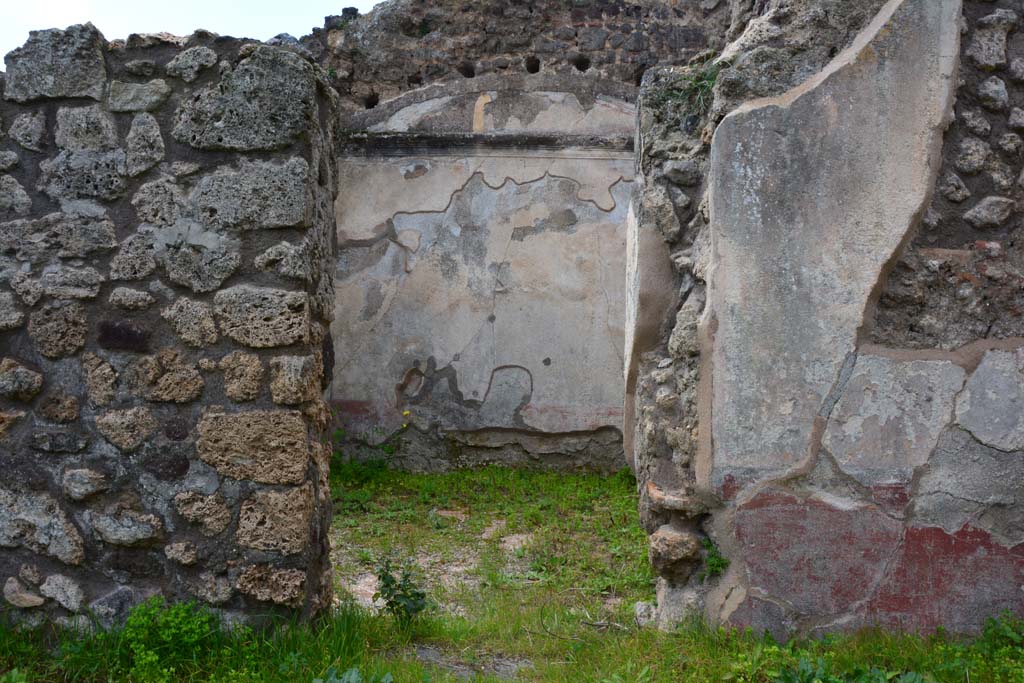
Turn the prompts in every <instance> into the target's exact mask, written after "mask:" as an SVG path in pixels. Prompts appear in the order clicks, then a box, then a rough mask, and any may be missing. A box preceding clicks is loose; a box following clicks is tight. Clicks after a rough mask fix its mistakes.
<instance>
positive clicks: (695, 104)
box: [646, 57, 728, 116]
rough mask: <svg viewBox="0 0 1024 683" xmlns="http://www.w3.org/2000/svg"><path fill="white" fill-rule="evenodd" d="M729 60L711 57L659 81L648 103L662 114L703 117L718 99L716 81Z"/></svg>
mask: <svg viewBox="0 0 1024 683" xmlns="http://www.w3.org/2000/svg"><path fill="white" fill-rule="evenodd" d="M726 67H728V64H727V63H724V62H716V61H715V60H714V58H713V57H712V58H709V59H708V60H707V61H705V62H704V63H703V64H700V65H699V66H692V67H689V69H687V70H686V71H684V72H682V73H680V74H677V75H675V76H673V77H672V78H670V79H668V80H667V81H664V82H661V83H658V84H656V85H655V86H654V87H652V88H651V89H650V91H649V92H648V93H647V98H646V104H647V106H648V107H650V108H651V109H652V110H654V111H655V112H657V113H659V114H661V115H662V116H667V115H677V116H679V115H693V114H696V115H698V116H703V115H704V114H706V113H707V112H708V110H709V109H710V108H711V104H712V103H713V102H714V89H715V83H716V82H717V81H718V74H719V73H721V71H722V69H724V68H726Z"/></svg>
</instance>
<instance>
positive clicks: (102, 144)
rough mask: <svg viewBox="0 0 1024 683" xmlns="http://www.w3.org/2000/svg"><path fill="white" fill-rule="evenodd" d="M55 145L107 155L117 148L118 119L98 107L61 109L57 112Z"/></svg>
mask: <svg viewBox="0 0 1024 683" xmlns="http://www.w3.org/2000/svg"><path fill="white" fill-rule="evenodd" d="M54 141H55V142H56V143H57V146H58V147H60V148H61V149H66V150H69V151H72V152H84V151H93V152H99V151H106V150H112V149H115V148H116V147H117V142H118V140H117V126H116V125H115V124H114V117H113V116H111V115H110V114H108V113H106V112H105V111H103V109H102V108H101V107H100V106H99V105H98V104H97V105H93V106H91V107H61V108H60V109H58V110H57V132H56V133H55V135H54Z"/></svg>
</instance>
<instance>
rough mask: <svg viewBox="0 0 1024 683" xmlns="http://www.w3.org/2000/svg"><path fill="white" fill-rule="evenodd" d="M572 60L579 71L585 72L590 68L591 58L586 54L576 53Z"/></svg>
mask: <svg viewBox="0 0 1024 683" xmlns="http://www.w3.org/2000/svg"><path fill="white" fill-rule="evenodd" d="M571 61H572V65H573V66H574V67H576V70H577V71H580V72H583V71H586V70H588V69H589V68H590V58H589V57H587V56H586V55H576V56H574V57H573V58H572V60H571Z"/></svg>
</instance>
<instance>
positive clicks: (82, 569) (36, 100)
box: [0, 25, 338, 623]
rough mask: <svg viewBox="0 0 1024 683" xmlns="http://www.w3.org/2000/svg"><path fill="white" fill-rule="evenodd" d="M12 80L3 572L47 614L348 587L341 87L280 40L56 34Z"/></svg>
mask: <svg viewBox="0 0 1024 683" xmlns="http://www.w3.org/2000/svg"><path fill="white" fill-rule="evenodd" d="M5 62H6V73H5V74H4V75H2V76H0V91H2V98H0V465H2V468H3V475H2V476H0V583H2V584H3V596H4V601H5V603H6V604H7V605H8V606H10V607H12V608H14V610H15V612H14V613H15V615H16V616H17V618H19V619H23V620H29V621H32V620H39V619H41V618H42V617H43V616H44V615H47V614H48V615H49V616H50V617H55V618H57V619H60V620H68V621H72V620H76V619H89V618H92V617H96V618H98V619H99V620H100V621H101V623H111V622H113V621H114V620H116V619H118V618H120V617H122V616H123V615H124V613H125V611H126V609H127V608H128V607H129V606H131V605H132V604H134V603H137V602H138V601H140V600H142V599H144V598H146V597H148V596H150V595H157V594H159V595H163V596H165V597H167V598H168V599H197V600H200V601H202V602H204V603H208V604H210V605H214V606H216V607H217V608H218V609H220V610H223V611H224V612H225V613H227V614H238V615H250V616H255V615H259V614H265V613H272V612H274V611H298V612H301V613H304V614H306V615H312V614H314V613H316V612H317V611H318V610H320V609H321V608H323V607H324V606H325V605H328V604H329V602H330V600H331V583H330V572H329V566H328V554H327V550H328V547H327V544H328V541H327V531H328V526H329V520H330V498H329V493H328V488H327V481H326V477H327V474H328V472H327V468H328V456H329V450H327V448H326V447H325V446H323V445H322V444H323V439H322V435H323V431H324V430H325V428H326V426H327V422H328V419H329V411H328V409H327V407H326V404H325V403H324V401H323V400H322V398H321V396H322V391H323V390H324V389H325V387H326V381H325V376H326V375H325V371H324V366H325V353H324V349H325V348H326V349H329V348H330V340H329V330H328V322H329V319H330V316H331V315H332V312H333V298H334V290H333V280H332V269H331V268H330V267H329V264H330V263H331V257H332V254H333V251H334V247H333V244H334V212H333V210H332V204H333V200H334V195H335V193H336V191H337V183H336V180H335V177H336V157H335V154H334V148H335V141H334V121H335V120H336V118H337V107H338V102H337V96H336V94H334V92H333V90H332V89H331V88H330V86H329V85H328V82H327V77H326V73H325V72H324V71H323V69H322V68H321V67H319V66H317V65H315V64H314V63H311V62H310V61H309V60H308V59H306V58H305V57H303V56H301V55H299V54H296V53H295V52H293V51H289V50H286V49H283V48H279V47H273V46H268V45H263V44H259V43H253V42H245V41H237V40H234V39H221V38H217V37H216V36H214V35H212V34H206V33H202V32H200V33H197V34H194V35H193V36H191V37H189V38H188V39H180V38H173V37H169V36H163V35H160V36H132V37H131V38H129V39H128V40H127V41H118V42H113V43H109V44H108V42H107V41H106V40H105V39H104V38H103V36H102V35H100V33H99V32H98V31H97V30H96V29H95V28H93V27H92V26H91V25H84V26H81V25H80V26H73V27H71V28H69V29H67V30H66V31H59V30H48V31H40V32H34V33H33V34H32V36H31V37H30V38H29V40H28V42H27V43H26V44H25V45H24V46H23V47H21V48H19V49H17V50H15V51H13V52H11V53H10V54H8V55H7V57H6V59H5Z"/></svg>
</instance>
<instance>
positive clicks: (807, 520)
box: [736, 491, 901, 616]
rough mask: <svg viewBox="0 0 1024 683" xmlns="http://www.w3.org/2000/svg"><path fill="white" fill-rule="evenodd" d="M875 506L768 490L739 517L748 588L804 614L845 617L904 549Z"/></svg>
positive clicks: (896, 528)
mask: <svg viewBox="0 0 1024 683" xmlns="http://www.w3.org/2000/svg"><path fill="white" fill-rule="evenodd" d="M900 534H901V528H900V524H899V523H898V522H896V521H894V520H892V519H891V518H889V517H887V516H886V515H884V514H882V513H881V512H880V511H879V510H878V509H877V508H875V507H873V506H869V505H866V504H861V503H854V502H852V501H850V502H849V505H847V504H846V501H844V502H843V504H842V507H839V506H837V504H832V503H830V502H827V501H826V500H822V499H818V498H813V497H812V498H806V499H805V498H800V497H797V496H795V495H793V494H790V493H786V492H782V491H765V492H762V493H760V494H758V495H757V496H755V497H754V498H753V499H751V500H750V501H748V502H747V503H744V504H743V505H741V506H740V507H739V509H738V510H737V512H736V536H737V539H738V540H739V542H740V543H741V544H742V546H743V557H744V560H745V562H746V565H747V571H748V576H749V580H750V586H751V587H754V588H758V589H760V590H762V591H763V592H764V593H765V594H766V595H768V596H770V597H772V598H775V599H778V600H783V601H785V602H786V603H788V604H790V605H792V606H793V608H794V609H796V610H797V611H798V612H800V613H803V614H813V615H816V616H830V615H840V614H843V613H846V612H847V611H849V610H850V609H851V608H852V607H853V606H854V605H855V604H856V603H857V602H858V601H860V600H863V599H864V598H865V597H867V595H868V593H869V592H870V591H871V590H872V588H873V587H874V585H875V584H876V582H877V580H878V578H879V576H880V575H881V573H882V571H883V569H884V568H885V564H886V562H887V560H888V559H889V558H890V557H891V555H892V554H893V552H894V551H895V550H896V548H897V547H898V545H899V540H900Z"/></svg>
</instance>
